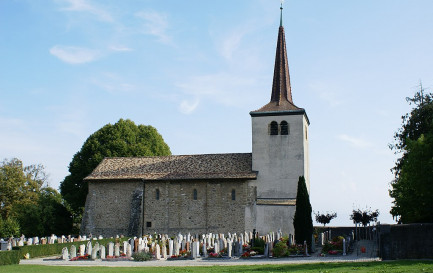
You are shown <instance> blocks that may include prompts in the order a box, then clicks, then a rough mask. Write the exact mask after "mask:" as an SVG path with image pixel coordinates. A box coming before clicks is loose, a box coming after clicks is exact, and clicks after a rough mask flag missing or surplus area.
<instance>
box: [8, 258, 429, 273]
mask: <svg viewBox="0 0 433 273" xmlns="http://www.w3.org/2000/svg"><path fill="white" fill-rule="evenodd" d="M144 263H145V262H144ZM0 272H8V273H10V272H18V273H19V272H23V273H24V272H32V273H39V272H41V273H42V272H43V273H51V272H53V273H63V272H65V273H70V272H140V273H146V272H152V273H153V272H156V273H158V272H161V273H162V272H164V273H165V272H167V273H172V272H182V273H189V272H193V273H195V272H203V273H204V272H215V273H216V272H236V273H244V272H245V273H247V272H248V273H251V272H252V273H254V272H323V273H325V272H326V273H328V272H332V273H334V272H357V273H358V272H359V273H361V272H379V273H380V272H432V273H433V261H425V260H421V261H417V260H410V261H408V260H404V261H390V262H365V263H319V264H288V265H252V266H245V265H241V266H203V267H99V266H98V267H96V266H94V267H91V266H90V267H78V266H43V265H6V266H0Z"/></svg>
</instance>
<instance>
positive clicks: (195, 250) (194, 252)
mask: <svg viewBox="0 0 433 273" xmlns="http://www.w3.org/2000/svg"><path fill="white" fill-rule="evenodd" d="M197 246H198V242H196V241H194V242H193V243H192V251H191V252H192V258H193V259H196V258H197V257H198V256H199V253H198V248H197Z"/></svg>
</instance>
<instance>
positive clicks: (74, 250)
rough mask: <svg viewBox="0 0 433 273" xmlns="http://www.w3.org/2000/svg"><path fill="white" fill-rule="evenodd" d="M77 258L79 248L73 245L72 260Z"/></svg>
mask: <svg viewBox="0 0 433 273" xmlns="http://www.w3.org/2000/svg"><path fill="white" fill-rule="evenodd" d="M75 257H77V248H76V247H75V246H74V245H71V259H72V258H75Z"/></svg>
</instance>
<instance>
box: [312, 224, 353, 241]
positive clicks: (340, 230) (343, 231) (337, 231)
mask: <svg viewBox="0 0 433 273" xmlns="http://www.w3.org/2000/svg"><path fill="white" fill-rule="evenodd" d="M314 228H315V229H316V230H317V231H318V233H321V232H325V231H331V237H332V238H334V237H338V236H343V237H346V236H350V235H351V234H352V231H353V232H355V226H349V227H327V226H325V227H324V226H316V227H314Z"/></svg>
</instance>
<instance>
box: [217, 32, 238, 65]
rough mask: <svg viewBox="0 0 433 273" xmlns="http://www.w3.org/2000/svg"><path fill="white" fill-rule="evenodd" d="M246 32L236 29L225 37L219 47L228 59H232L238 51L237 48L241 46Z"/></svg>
mask: <svg viewBox="0 0 433 273" xmlns="http://www.w3.org/2000/svg"><path fill="white" fill-rule="evenodd" d="M243 35H244V33H242V32H240V31H234V32H232V33H231V34H230V35H228V36H227V37H225V39H223V42H222V44H221V46H220V48H219V51H220V54H221V55H222V56H223V57H224V58H225V59H227V60H232V56H233V54H234V53H235V52H236V50H237V49H238V48H239V46H240V44H241V41H242V37H243Z"/></svg>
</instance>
